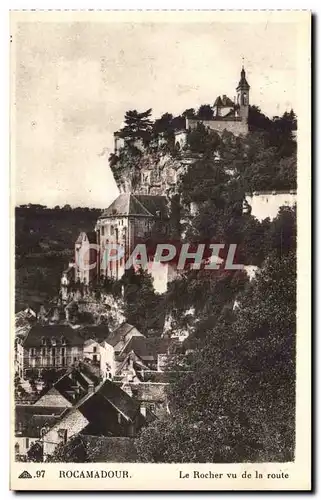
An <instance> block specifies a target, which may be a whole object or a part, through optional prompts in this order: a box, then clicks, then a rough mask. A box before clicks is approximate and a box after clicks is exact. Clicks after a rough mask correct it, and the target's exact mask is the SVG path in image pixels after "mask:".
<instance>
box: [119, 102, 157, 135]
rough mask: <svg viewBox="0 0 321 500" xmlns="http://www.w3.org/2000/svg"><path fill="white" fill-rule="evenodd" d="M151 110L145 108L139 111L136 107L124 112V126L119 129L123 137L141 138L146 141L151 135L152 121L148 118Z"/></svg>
mask: <svg viewBox="0 0 321 500" xmlns="http://www.w3.org/2000/svg"><path fill="white" fill-rule="evenodd" d="M151 113H152V110H151V109H147V110H146V111H143V112H141V113H139V112H138V111H137V110H136V109H134V110H129V111H127V112H126V114H125V126H124V127H123V128H122V129H121V133H122V134H123V136H124V137H129V138H132V139H143V140H144V141H147V140H148V139H150V136H151V127H152V121H151V120H150V116H151Z"/></svg>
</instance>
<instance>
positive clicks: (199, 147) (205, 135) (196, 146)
mask: <svg viewBox="0 0 321 500" xmlns="http://www.w3.org/2000/svg"><path fill="white" fill-rule="evenodd" d="M187 144H188V148H189V150H190V151H191V152H192V153H202V154H204V155H206V156H213V154H214V153H215V152H216V151H217V149H218V146H219V144H220V137H219V135H218V134H217V133H216V132H214V131H213V130H207V129H206V128H205V126H204V125H203V123H198V124H197V126H196V128H194V129H192V130H190V131H189V132H188V134H187Z"/></svg>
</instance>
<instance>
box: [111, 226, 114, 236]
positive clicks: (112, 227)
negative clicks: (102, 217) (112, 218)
mask: <svg viewBox="0 0 321 500" xmlns="http://www.w3.org/2000/svg"><path fill="white" fill-rule="evenodd" d="M114 230H115V228H114V226H110V234H111V236H113V234H114Z"/></svg>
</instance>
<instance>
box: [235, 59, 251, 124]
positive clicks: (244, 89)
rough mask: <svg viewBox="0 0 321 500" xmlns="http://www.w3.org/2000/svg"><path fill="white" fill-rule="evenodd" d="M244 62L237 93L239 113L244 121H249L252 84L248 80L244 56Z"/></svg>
mask: <svg viewBox="0 0 321 500" xmlns="http://www.w3.org/2000/svg"><path fill="white" fill-rule="evenodd" d="M242 62H243V64H242V71H241V79H240V81H239V83H238V86H237V87H236V95H237V104H238V106H239V115H240V117H241V118H242V121H247V119H248V116H249V104H250V86H249V84H248V82H247V80H246V74H245V69H244V58H242Z"/></svg>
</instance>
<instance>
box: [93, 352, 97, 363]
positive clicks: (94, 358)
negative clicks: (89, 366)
mask: <svg viewBox="0 0 321 500" xmlns="http://www.w3.org/2000/svg"><path fill="white" fill-rule="evenodd" d="M93 362H94V363H97V354H94V355H93Z"/></svg>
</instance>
